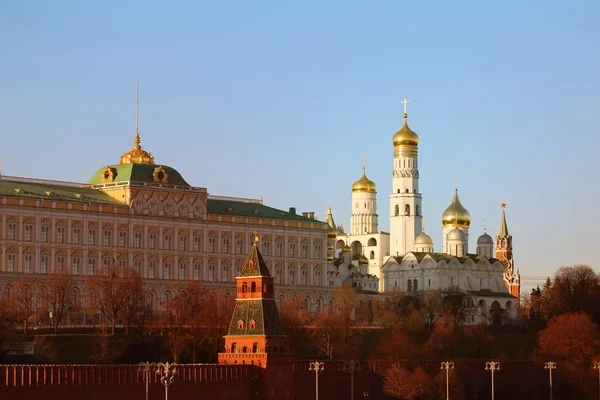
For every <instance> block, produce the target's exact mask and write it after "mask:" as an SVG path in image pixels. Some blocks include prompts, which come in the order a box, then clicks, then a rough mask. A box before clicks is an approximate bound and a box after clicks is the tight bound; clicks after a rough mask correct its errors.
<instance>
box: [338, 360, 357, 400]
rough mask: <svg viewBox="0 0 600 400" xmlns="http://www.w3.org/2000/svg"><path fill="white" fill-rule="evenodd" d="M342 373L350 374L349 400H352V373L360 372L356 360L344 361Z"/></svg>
mask: <svg viewBox="0 0 600 400" xmlns="http://www.w3.org/2000/svg"><path fill="white" fill-rule="evenodd" d="M342 371H344V372H350V400H354V371H360V362H358V361H356V360H345V361H344V368H342Z"/></svg>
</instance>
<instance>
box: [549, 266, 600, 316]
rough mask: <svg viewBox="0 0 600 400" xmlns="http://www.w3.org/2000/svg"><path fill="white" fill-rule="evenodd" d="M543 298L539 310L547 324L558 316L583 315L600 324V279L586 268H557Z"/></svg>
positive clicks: (590, 269) (591, 270)
mask: <svg viewBox="0 0 600 400" xmlns="http://www.w3.org/2000/svg"><path fill="white" fill-rule="evenodd" d="M542 296H543V302H542V309H543V313H544V316H545V318H546V319H547V320H550V319H551V318H552V317H554V316H557V315H560V314H566V313H576V312H579V311H583V312H585V313H588V314H589V315H590V316H592V318H593V319H594V321H596V322H600V306H599V304H600V279H599V276H598V274H597V273H596V272H595V271H594V270H593V269H592V268H590V267H589V266H587V265H576V266H573V267H561V268H559V269H558V271H557V272H556V274H555V276H554V280H553V281H552V284H551V286H549V287H547V288H545V289H544V290H543V291H542Z"/></svg>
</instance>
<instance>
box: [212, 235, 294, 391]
mask: <svg viewBox="0 0 600 400" xmlns="http://www.w3.org/2000/svg"><path fill="white" fill-rule="evenodd" d="M235 279H236V286H237V296H236V300H235V308H234V310H233V315H232V317H231V324H230V325H229V332H228V334H227V335H226V336H225V352H224V353H219V363H220V364H250V365H255V366H257V367H260V368H261V373H262V379H261V381H262V385H261V386H262V394H261V396H260V397H262V398H264V399H267V398H269V399H274V400H277V399H284V398H285V399H293V385H294V382H293V362H294V361H295V359H296V357H295V355H294V354H292V353H290V349H289V344H288V340H287V337H286V336H285V334H284V332H283V328H282V326H281V320H280V319H279V312H278V311H277V306H276V304H275V290H274V289H275V282H274V279H273V277H272V276H271V274H270V273H269V269H268V268H267V265H266V264H265V261H264V260H263V258H262V255H261V254H260V251H259V250H258V237H256V238H255V240H254V245H253V246H252V249H251V250H250V254H249V255H248V258H247V259H246V262H245V263H244V267H243V268H242V270H241V272H240V276H238V277H236V278H235Z"/></svg>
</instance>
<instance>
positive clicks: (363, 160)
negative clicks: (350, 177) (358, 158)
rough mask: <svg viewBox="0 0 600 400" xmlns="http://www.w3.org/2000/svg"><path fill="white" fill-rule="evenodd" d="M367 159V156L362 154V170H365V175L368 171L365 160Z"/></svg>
mask: <svg viewBox="0 0 600 400" xmlns="http://www.w3.org/2000/svg"><path fill="white" fill-rule="evenodd" d="M366 159H367V156H362V170H363V175H364V174H365V171H366V162H365V160H366Z"/></svg>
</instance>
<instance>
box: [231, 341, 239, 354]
mask: <svg viewBox="0 0 600 400" xmlns="http://www.w3.org/2000/svg"><path fill="white" fill-rule="evenodd" d="M231 352H232V353H237V352H238V348H237V343H235V342H233V343H231Z"/></svg>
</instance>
